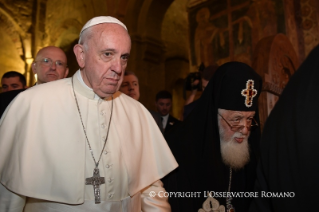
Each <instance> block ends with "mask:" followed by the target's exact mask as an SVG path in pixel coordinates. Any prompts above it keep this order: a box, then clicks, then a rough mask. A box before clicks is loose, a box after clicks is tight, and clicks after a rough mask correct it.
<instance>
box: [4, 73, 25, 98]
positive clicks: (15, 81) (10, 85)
mask: <svg viewBox="0 0 319 212" xmlns="http://www.w3.org/2000/svg"><path fill="white" fill-rule="evenodd" d="M1 86H2V93H4V92H8V91H13V90H19V89H24V88H26V87H27V83H26V80H25V77H24V76H23V75H22V74H20V73H19V72H16V71H9V72H6V73H5V74H4V75H3V76H2V78H1Z"/></svg>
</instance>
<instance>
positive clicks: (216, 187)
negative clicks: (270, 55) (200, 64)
mask: <svg viewBox="0 0 319 212" xmlns="http://www.w3.org/2000/svg"><path fill="white" fill-rule="evenodd" d="M261 82H262V81H261V77H260V76H259V75H258V74H257V73H256V72H255V71H254V70H253V69H252V68H250V67H249V66H248V65H246V64H244V63H239V62H229V63H225V64H224V65H222V66H220V67H219V68H218V69H217V71H216V73H215V75H214V76H213V78H212V79H211V80H210V83H209V84H208V86H207V87H206V89H205V92H204V93H203V95H202V96H201V97H200V99H199V100H198V105H197V107H196V108H195V109H194V110H193V112H192V113H191V114H190V115H189V117H188V118H187V119H186V120H185V121H184V122H183V124H182V125H181V126H180V127H178V128H177V129H175V130H174V131H172V132H171V134H170V135H169V136H168V138H167V142H168V144H169V146H170V147H171V150H172V152H173V154H174V156H175V157H176V160H177V161H178V162H179V168H178V169H177V170H176V171H174V173H172V174H170V176H169V177H167V178H166V179H164V180H163V181H164V184H165V188H166V189H167V191H168V192H171V191H176V192H177V191H188V192H201V195H200V196H197V197H193V198H172V199H170V203H171V206H172V211H176V212H178V211H199V209H200V208H202V210H201V211H219V210H221V211H223V210H222V208H224V209H225V208H226V210H227V211H232V208H235V210H236V212H245V211H247V210H248V208H249V204H250V201H251V198H247V197H242V198H241V197H236V198H233V199H230V198H227V199H226V198H224V197H223V196H222V195H220V196H215V195H214V194H212V197H209V195H208V194H207V192H211V191H213V192H215V193H216V192H225V191H227V192H247V191H253V185H254V179H255V171H256V163H257V158H256V154H257V150H258V146H259V144H258V143H259V136H260V131H259V128H256V127H257V124H258V120H259V119H258V113H256V111H257V105H258V96H259V94H260V92H261ZM252 126H254V127H255V128H254V127H252ZM205 192H206V193H205ZM205 195H206V196H205ZM217 201H218V202H217Z"/></svg>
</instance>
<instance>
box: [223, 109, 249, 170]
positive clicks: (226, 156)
mask: <svg viewBox="0 0 319 212" xmlns="http://www.w3.org/2000/svg"><path fill="white" fill-rule="evenodd" d="M218 113H219V114H220V115H221V116H222V117H223V118H224V119H225V120H226V121H227V122H228V123H229V124H230V125H232V126H235V125H244V126H245V127H244V128H242V129H241V130H238V131H233V130H232V129H231V127H230V126H229V125H228V124H227V123H226V121H225V120H224V119H223V118H222V117H221V116H220V115H217V116H218V128H219V136H220V146H221V155H222V158H223V161H224V163H225V164H226V165H228V166H230V167H232V168H234V169H241V168H243V167H244V166H245V165H246V164H247V163H248V161H249V145H248V137H249V135H250V131H249V130H248V129H247V127H246V126H248V125H251V122H252V119H253V117H254V115H255V112H254V111H248V112H247V111H232V110H224V109H218Z"/></svg>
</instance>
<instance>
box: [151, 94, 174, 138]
mask: <svg viewBox="0 0 319 212" xmlns="http://www.w3.org/2000/svg"><path fill="white" fill-rule="evenodd" d="M155 105H156V109H157V112H158V113H159V114H160V115H161V120H162V124H163V129H164V134H167V133H168V132H169V131H170V130H171V128H172V127H173V126H174V125H176V124H178V123H179V122H180V121H179V120H178V119H176V118H174V117H173V116H171V115H170V114H169V112H170V111H171V108H172V94H171V93H170V92H168V91H165V90H163V91H160V92H158V93H157V94H156V102H155Z"/></svg>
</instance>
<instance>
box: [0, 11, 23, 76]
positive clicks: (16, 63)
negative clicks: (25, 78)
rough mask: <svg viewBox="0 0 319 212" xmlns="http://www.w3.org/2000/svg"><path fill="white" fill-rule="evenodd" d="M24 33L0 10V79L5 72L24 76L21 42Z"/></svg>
mask: <svg viewBox="0 0 319 212" xmlns="http://www.w3.org/2000/svg"><path fill="white" fill-rule="evenodd" d="M25 35H26V33H25V32H24V31H23V30H22V29H21V28H20V27H19V25H18V24H17V23H16V22H15V21H14V19H13V18H12V16H10V14H9V13H8V12H7V11H5V10H4V9H3V8H0V37H1V38H2V39H1V41H0V45H1V49H0V60H1V61H3V62H2V64H1V71H0V77H2V75H3V74H4V73H5V72H7V71H11V70H14V71H18V72H20V73H22V74H25V69H26V63H25V59H26V58H25V52H24V45H23V40H24V38H25Z"/></svg>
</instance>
